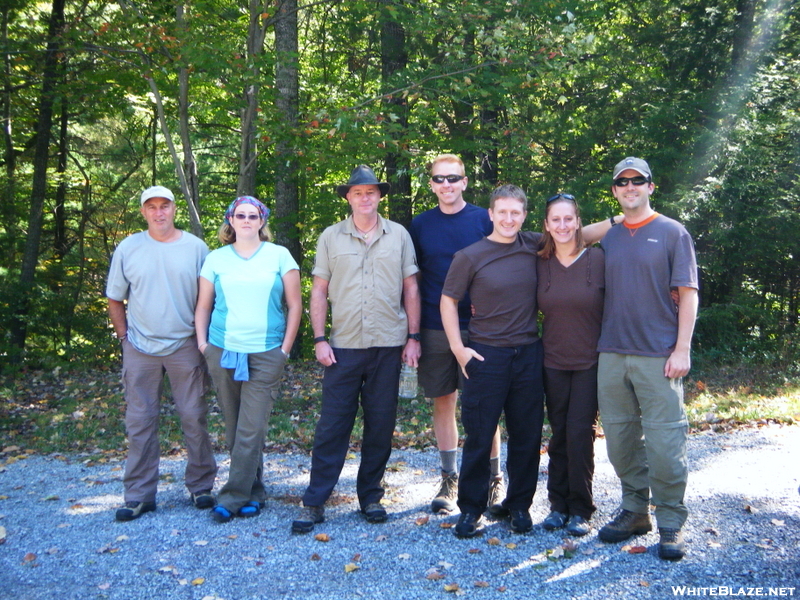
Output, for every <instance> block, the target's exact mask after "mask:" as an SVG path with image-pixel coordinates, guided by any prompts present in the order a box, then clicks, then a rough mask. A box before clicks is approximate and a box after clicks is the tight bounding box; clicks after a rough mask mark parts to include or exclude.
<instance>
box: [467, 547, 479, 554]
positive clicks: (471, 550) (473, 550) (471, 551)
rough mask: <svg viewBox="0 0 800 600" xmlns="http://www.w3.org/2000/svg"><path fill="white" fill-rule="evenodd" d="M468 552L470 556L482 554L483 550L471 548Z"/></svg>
mask: <svg viewBox="0 0 800 600" xmlns="http://www.w3.org/2000/svg"><path fill="white" fill-rule="evenodd" d="M467 552H468V553H469V554H480V553H481V550H480V548H470V549H469V550H467Z"/></svg>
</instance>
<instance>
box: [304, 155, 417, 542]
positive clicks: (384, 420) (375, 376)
mask: <svg viewBox="0 0 800 600" xmlns="http://www.w3.org/2000/svg"><path fill="white" fill-rule="evenodd" d="M336 192H337V193H338V194H339V195H340V196H341V197H342V198H346V199H347V202H348V203H349V204H350V208H351V209H352V214H351V215H350V216H349V217H348V218H347V219H345V220H344V221H341V222H339V223H336V224H335V225H332V226H330V227H328V228H327V229H325V231H323V232H322V235H321V236H320V238H319V241H318V243H317V257H316V263H315V265H314V270H313V271H312V275H313V276H314V282H313V286H312V289H311V303H310V314H311V326H312V328H313V330H314V348H315V352H316V356H317V360H318V361H319V362H320V363H322V364H323V365H324V366H325V376H324V379H323V383H322V410H321V413H320V419H319V422H318V423H317V429H316V433H315V436H314V450H313V454H312V460H311V481H310V484H309V486H308V488H307V489H306V492H305V494H304V495H303V509H302V511H301V513H300V515H298V518H297V519H295V520H294V521H293V522H292V531H294V532H295V533H308V532H310V531H312V530H313V529H314V525H315V524H317V523H321V522H322V521H324V520H325V513H324V505H325V502H326V501H327V500H328V498H329V497H330V495H331V493H332V492H333V488H334V486H335V485H336V483H337V482H338V480H339V475H340V474H341V471H342V467H343V466H344V461H345V457H346V455H347V451H348V448H349V442H350V433H351V432H352V429H353V424H354V421H355V417H356V412H357V411H358V407H359V405H360V406H362V407H363V410H364V439H363V441H362V444H361V464H360V466H359V469H358V478H357V481H356V488H357V493H358V501H359V505H360V508H361V512H362V514H363V515H364V518H365V519H366V520H367V521H369V522H370V523H381V522H383V521H385V520H386V519H387V514H386V510H385V509H384V508H383V506H382V505H381V503H380V501H381V498H383V495H384V490H383V487H382V486H381V480H382V479H383V474H384V471H385V469H386V463H387V462H388V460H389V455H390V454H391V451H392V437H393V434H394V426H395V418H396V415H397V395H398V382H399V377H400V366H401V363H403V362H405V363H407V364H409V365H411V366H413V367H416V366H417V361H418V359H419V356H420V345H419V321H420V300H419V291H418V289H417V278H416V273H417V271H418V270H419V269H418V268H417V260H416V256H415V254H414V245H413V243H412V241H411V236H410V235H409V233H408V232H407V231H406V229H405V228H404V227H403V226H402V225H399V224H398V223H394V222H393V221H389V220H387V219H384V218H383V217H381V216H380V215H379V214H378V205H379V204H380V200H381V198H382V197H383V196H385V195H386V194H388V193H389V184H388V183H385V182H380V181H378V178H377V177H376V176H375V173H374V172H373V171H372V169H371V168H369V167H368V166H366V165H359V166H358V167H356V168H355V169H353V171H352V173H351V174H350V179H349V180H348V182H347V183H346V184H344V185H339V186H337V187H336ZM329 304H330V308H331V328H330V337H328V336H326V335H325V326H326V323H327V316H328V306H329Z"/></svg>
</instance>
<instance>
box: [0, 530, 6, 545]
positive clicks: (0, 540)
mask: <svg viewBox="0 0 800 600" xmlns="http://www.w3.org/2000/svg"><path fill="white" fill-rule="evenodd" d="M5 543H6V528H5V527H0V544H5Z"/></svg>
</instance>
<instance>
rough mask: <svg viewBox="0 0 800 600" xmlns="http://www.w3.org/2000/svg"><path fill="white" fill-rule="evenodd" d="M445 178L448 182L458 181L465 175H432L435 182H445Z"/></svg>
mask: <svg viewBox="0 0 800 600" xmlns="http://www.w3.org/2000/svg"><path fill="white" fill-rule="evenodd" d="M445 179H446V180H447V183H456V182H459V181H461V180H462V179H464V175H431V181H432V182H433V183H444V180H445Z"/></svg>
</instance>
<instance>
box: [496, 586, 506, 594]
mask: <svg viewBox="0 0 800 600" xmlns="http://www.w3.org/2000/svg"><path fill="white" fill-rule="evenodd" d="M507 589H508V588H507V587H506V586H504V585H501V586H500V587H499V588H497V591H498V592H505V591H506V590H507Z"/></svg>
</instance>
